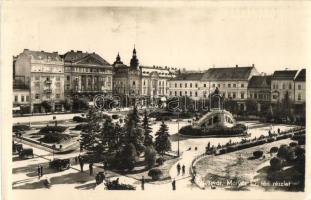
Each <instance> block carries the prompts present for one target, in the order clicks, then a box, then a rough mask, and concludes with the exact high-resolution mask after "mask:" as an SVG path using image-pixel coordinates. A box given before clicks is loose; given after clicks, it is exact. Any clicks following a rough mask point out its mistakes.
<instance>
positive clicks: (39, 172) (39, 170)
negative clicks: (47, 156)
mask: <svg viewBox="0 0 311 200" xmlns="http://www.w3.org/2000/svg"><path fill="white" fill-rule="evenodd" d="M37 168H38V169H37V170H38V179H40V177H41V168H40V165H38V167H37Z"/></svg>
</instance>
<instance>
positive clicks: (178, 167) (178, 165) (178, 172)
mask: <svg viewBox="0 0 311 200" xmlns="http://www.w3.org/2000/svg"><path fill="white" fill-rule="evenodd" d="M179 174H180V164H179V163H178V164H177V176H178V175H179Z"/></svg>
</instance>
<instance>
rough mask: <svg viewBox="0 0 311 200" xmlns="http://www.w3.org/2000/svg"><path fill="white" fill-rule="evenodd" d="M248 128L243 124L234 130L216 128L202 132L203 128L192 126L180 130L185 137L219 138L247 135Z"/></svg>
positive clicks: (233, 128)
mask: <svg viewBox="0 0 311 200" xmlns="http://www.w3.org/2000/svg"><path fill="white" fill-rule="evenodd" d="M245 130H246V127H245V126H244V125H242V124H237V125H236V126H234V127H232V128H222V127H221V128H219V127H214V128H210V129H207V130H205V131H202V129H201V128H193V127H192V126H191V125H189V126H184V127H182V128H181V129H180V134H183V135H193V136H208V135H219V136H228V135H239V134H242V133H245Z"/></svg>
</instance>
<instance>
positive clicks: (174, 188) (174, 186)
mask: <svg viewBox="0 0 311 200" xmlns="http://www.w3.org/2000/svg"><path fill="white" fill-rule="evenodd" d="M172 187H173V190H176V181H175V179H174V180H173V182H172Z"/></svg>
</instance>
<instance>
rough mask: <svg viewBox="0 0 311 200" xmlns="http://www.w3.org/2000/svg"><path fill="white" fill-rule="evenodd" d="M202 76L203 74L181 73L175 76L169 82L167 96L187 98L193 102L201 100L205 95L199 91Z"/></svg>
mask: <svg viewBox="0 0 311 200" xmlns="http://www.w3.org/2000/svg"><path fill="white" fill-rule="evenodd" d="M203 75H204V73H203V72H182V73H179V74H177V75H176V77H175V78H172V79H170V80H169V96H170V97H182V96H188V97H190V98H192V99H194V100H198V99H200V98H202V97H203V96H204V95H206V94H205V93H204V91H202V90H201V89H202V83H201V79H202V77H203ZM207 95H208V94H207Z"/></svg>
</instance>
